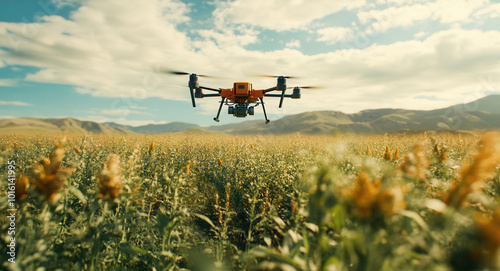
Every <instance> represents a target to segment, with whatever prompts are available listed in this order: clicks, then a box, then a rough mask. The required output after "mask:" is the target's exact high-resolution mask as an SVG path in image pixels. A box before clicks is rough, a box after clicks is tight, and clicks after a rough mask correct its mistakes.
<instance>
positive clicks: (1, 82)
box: [0, 79, 17, 87]
mask: <svg viewBox="0 0 500 271" xmlns="http://www.w3.org/2000/svg"><path fill="white" fill-rule="evenodd" d="M16 83H17V81H16V80H14V79H0V87H11V86H15V85H16Z"/></svg>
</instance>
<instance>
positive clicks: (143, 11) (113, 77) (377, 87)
mask: <svg viewBox="0 0 500 271" xmlns="http://www.w3.org/2000/svg"><path fill="white" fill-rule="evenodd" d="M248 2H249V3H250V2H251V1H248ZM266 2H267V1H266ZM270 2H272V3H273V4H276V3H277V2H273V1H270ZM318 2H320V3H323V2H321V1H318ZM175 3H176V4H175V5H171V4H170V2H169V1H163V2H160V1H142V2H141V4H138V5H124V4H123V2H122V1H117V0H114V1H98V0H88V1H86V2H84V5H83V6H82V7H80V8H79V9H78V10H76V11H75V12H74V13H73V15H72V17H71V18H70V19H68V20H66V19H64V18H62V17H58V16H49V17H45V18H43V19H42V21H41V22H37V23H33V24H23V23H21V24H19V23H5V22H0V47H1V48H4V49H2V50H0V59H2V60H3V61H5V63H6V64H7V65H27V66H34V67H38V68H40V70H39V71H38V72H36V73H33V74H30V75H28V76H27V78H26V79H27V80H32V81H39V82H50V83H60V84H69V85H74V86H76V88H75V89H76V91H77V92H78V93H85V94H91V95H94V96H106V97H117V98H120V101H124V104H129V103H130V102H131V103H132V104H134V102H135V104H137V101H139V100H140V99H143V98H146V97H161V98H164V99H170V100H184V101H189V99H190V98H189V94H188V91H187V88H185V89H182V90H181V89H179V88H178V87H176V86H186V84H187V81H188V78H187V77H182V76H178V77H175V76H164V75H158V74H157V73H154V72H152V70H157V69H158V67H161V66H163V67H165V66H166V67H171V68H174V69H178V70H185V71H188V72H197V73H200V74H211V75H222V76H225V78H221V79H206V78H200V83H201V84H202V85H206V86H211V87H223V88H224V87H227V88H230V87H231V85H232V83H233V82H234V81H240V80H241V81H244V80H249V81H251V82H252V83H253V85H254V87H255V88H268V87H271V86H273V85H275V84H276V81H275V80H274V79H260V78H258V79H255V78H252V77H249V76H248V74H251V73H264V74H277V75H280V74H281V75H297V76H300V77H301V78H303V79H302V80H292V79H290V80H288V85H289V86H295V85H299V86H300V85H322V86H327V89H325V90H304V91H303V93H302V99H301V100H289V99H287V101H285V107H284V108H283V109H281V110H279V109H277V103H278V99H274V100H272V99H267V100H266V101H267V102H268V103H269V104H268V105H266V109H267V110H268V112H269V113H270V114H276V113H298V112H303V111H313V110H321V109H323V110H325V109H334V110H342V111H346V112H356V111H358V110H360V109H364V108H373V107H378V108H380V107H412V108H429V107H433V108H435V107H436V106H442V105H451V104H453V103H454V102H455V101H457V100H463V99H464V95H470V94H463V93H470V92H471V91H473V90H474V89H475V88H476V87H477V85H478V84H479V83H478V77H479V76H480V75H481V74H484V73H489V72H491V71H492V70H494V69H498V63H499V60H500V51H499V50H498V48H500V33H499V32H498V31H488V32H486V31H481V30H464V29H461V28H459V27H458V28H454V29H450V30H447V31H442V32H438V33H428V34H427V35H425V36H422V39H421V40H410V41H404V42H395V43H393V44H388V45H379V44H373V45H371V46H369V47H366V48H365V49H362V50H361V49H355V48H353V49H346V50H338V51H332V52H329V53H324V54H316V55H305V54H303V53H301V52H300V51H299V50H297V49H294V48H298V47H295V46H291V45H294V44H293V43H292V44H288V45H290V46H288V47H289V48H285V49H282V50H276V51H268V52H261V51H256V50H247V49H245V48H244V46H245V45H248V44H250V43H253V42H258V39H257V40H256V35H257V34H256V33H255V30H253V29H252V27H251V26H240V25H233V26H231V27H230V28H223V27H222V26H224V24H225V23H227V22H224V23H216V25H217V28H215V29H213V30H206V31H200V32H199V34H200V35H201V36H202V38H201V39H200V38H198V39H195V40H191V39H190V38H189V37H188V36H187V34H186V33H181V32H179V31H178V30H177V28H176V25H175V23H173V22H180V21H183V20H185V19H183V17H184V16H185V14H186V10H187V7H186V6H185V5H183V4H182V3H180V2H175ZM235 3H236V2H231V3H228V4H227V5H228V6H227V7H226V9H227V10H229V11H226V12H230V11H231V12H236V11H235V10H233V9H241V8H242V7H240V6H233V4H234V5H236V4H235ZM238 3H240V2H238ZM252 3H253V5H258V4H257V1H253V2H252ZM258 3H259V4H260V1H259V2H258ZM262 3H264V2H262ZM290 3H292V4H291V5H292V6H293V5H299V4H301V3H305V2H296V3H295V2H293V1H292V2H290ZM308 3H310V6H311V7H304V9H306V8H308V10H304V11H303V13H304V14H306V15H307V16H306V17H307V18H305V19H304V18H303V19H300V16H293V14H291V16H290V18H287V19H286V20H289V19H290V20H291V19H296V18H299V19H298V21H299V22H295V23H292V25H289V26H288V27H289V28H294V27H295V28H297V27H300V26H303V25H306V24H307V22H310V21H311V20H314V18H317V17H318V16H323V15H321V14H323V13H322V12H320V13H321V14H319V15H318V14H314V13H313V15H309V14H311V10H314V9H315V8H316V7H315V6H316V4H313V3H312V2H308ZM314 3H316V2H315V1H314ZM328 3H330V2H328ZM345 3H346V2H344V4H345ZM356 3H358V2H356ZM323 4H324V3H323ZM238 5H250V4H247V3H246V2H241V3H240V4H238ZM339 5H340V4H332V6H334V7H336V8H335V10H340V6H339ZM415 5H418V4H415ZM166 6H167V7H169V8H170V9H168V8H167V9H166V8H165V7H166ZM325 6H327V4H325ZM172 7H177V9H178V12H174V10H172ZM282 8H283V9H282V10H280V11H282V12H284V13H285V11H286V10H287V9H289V8H290V7H289V6H286V5H285V6H284V7H282ZM324 9H326V10H329V9H330V11H328V12H330V13H331V12H332V11H331V10H332V8H324ZM165 10H167V11H165ZM169 10H170V11H169ZM224 10H225V9H223V8H221V7H219V11H218V12H222V13H221V14H222V15H221V14H215V15H217V16H222V17H220V18H222V19H224V20H226V19H227V18H232V17H231V16H233V15H234V14H237V13H234V14H233V13H231V14H233V15H231V16H230V15H229V13H228V14H226V13H224V12H223V11H224ZM263 10H264V9H263ZM250 11H251V10H248V13H249V14H250V15H255V17H252V18H254V19H255V22H257V23H255V24H253V25H258V24H262V26H263V27H265V26H266V25H268V24H269V25H270V26H269V28H272V26H271V19H269V20H268V21H267V22H266V21H262V20H264V19H263V17H265V14H264V15H263V14H260V13H258V14H255V13H254V14H252V12H250ZM269 12H271V11H269ZM405 12H409V11H406V8H404V9H403V8H402V9H401V14H398V15H397V16H403V14H404V13H405ZM264 13H266V12H264ZM280 14H281V13H278V15H276V16H277V18H281V17H280V16H281V15H280ZM432 14H434V13H432ZM488 14H489V13H488ZM227 16H229V17H227ZM432 16H434V15H432ZM261 17H262V18H261ZM313 17H314V18H313ZM308 18H309V19H308ZM310 18H313V19H310ZM215 19H216V20H217V17H216V18H215ZM275 19H276V18H274V19H273V20H275ZM259 20H261V21H259ZM416 20H420V18H419V17H410V18H409V19H405V18H396V20H395V21H396V22H397V23H398V24H407V23H410V22H411V21H416ZM228 22H231V23H233V22H234V23H238V22H237V21H231V20H229V21H228ZM370 22H372V21H370V19H369V18H368V17H367V19H366V23H370ZM244 23H245V22H244ZM281 23H282V22H279V23H278V26H276V27H275V29H281V28H285V26H280V25H279V24H281ZM245 24H246V23H245ZM248 24H250V23H248ZM219 26H220V27H219ZM28 28H29V29H33V31H32V34H31V35H30V37H29V38H20V37H23V35H24V34H25V31H26V29H28ZM333 29H335V28H333ZM330 30H332V29H330ZM337 30H338V29H337ZM323 31H324V33H322V36H320V37H321V38H322V39H324V40H325V41H329V42H333V41H334V40H341V39H347V38H348V36H349V34H348V32H349V30H345V31H344V33H342V31H337V32H335V31H330V32H328V31H327V30H323ZM353 31H354V30H353ZM8 33H11V34H8ZM318 34H320V35H321V33H320V31H319V32H318ZM13 35H14V36H13ZM235 37H236V40H232V39H233V38H235ZM16 38H17V40H14V41H17V43H16V42H12V39H16ZM353 42H355V40H354V41H353ZM0 82H1V81H0ZM422 95H426V96H436V97H438V98H440V99H439V100H436V101H427V100H423V99H414V97H417V96H422ZM197 104H199V106H198V107H199V109H197V110H202V111H205V110H206V111H207V112H209V113H210V115H213V114H215V112H216V110H217V106H218V103H217V102H216V99H214V100H208V99H203V100H198V101H197ZM127 108H130V107H127ZM115 109H117V110H120V109H122V108H121V107H116V108H115ZM131 109H132V110H134V111H136V110H137V111H138V110H139V109H134V108H131ZM258 112H261V108H259V109H258ZM103 113H111V114H108V116H113V114H115V115H118V113H119V112H118V111H108V112H99V113H97V114H96V115H104V114H103ZM121 113H123V112H121ZM95 118H97V117H95ZM101 118H107V117H102V116H101ZM107 119H109V118H107ZM117 119H119V118H117ZM94 120H95V119H94ZM123 121H128V120H123ZM146 121H147V122H149V120H145V122H144V123H147V122H146Z"/></svg>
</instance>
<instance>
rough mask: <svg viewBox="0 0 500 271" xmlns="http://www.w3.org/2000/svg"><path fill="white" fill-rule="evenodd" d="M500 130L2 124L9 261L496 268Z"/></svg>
mask: <svg viewBox="0 0 500 271" xmlns="http://www.w3.org/2000/svg"><path fill="white" fill-rule="evenodd" d="M499 140H500V139H499V136H498V134H496V133H488V134H485V135H481V134H470V135H452V134H438V135H432V136H431V135H428V134H425V133H424V134H419V135H374V136H362V135H358V136H356V135H336V136H332V137H328V136H322V137H312V136H303V135H300V134H296V135H289V136H236V137H235V136H206V135H204V136H195V135H182V134H179V135H161V136H153V135H147V136H99V135H91V136H90V135H88V136H67V137H66V138H65V139H64V138H62V137H56V136H24V135H15V136H14V135H12V136H5V135H4V136H2V140H1V141H0V142H1V143H0V162H1V164H0V174H1V176H0V178H1V182H2V186H1V187H0V194H1V195H2V199H1V200H0V208H3V210H6V209H7V203H8V202H7V197H3V196H4V195H6V194H7V187H8V186H7V183H6V182H7V181H6V180H7V167H6V166H7V161H8V160H15V161H16V164H17V165H18V168H17V172H16V174H17V176H18V177H19V178H18V180H17V184H16V203H17V206H18V212H17V221H16V227H17V228H16V241H17V243H16V246H17V256H16V263H15V264H11V263H8V262H5V263H1V264H2V268H3V269H8V270H41V269H39V268H42V269H45V270H57V269H59V270H124V269H127V270H179V269H190V270H224V269H225V270H471V269H484V270H495V269H497V268H500V256H499V253H500V252H499V251H500V250H499V249H498V248H499V247H500V241H498V236H499V234H500V231H499V230H498V227H499V225H500V223H499V222H498V220H499V219H498V217H500V216H499V211H498V210H499V208H500V206H499V198H498V193H499V192H500V184H499V182H500V180H499V178H498V163H499V162H500V161H499V159H498V157H499V155H500V150H499V149H498V148H499V147H500V145H499ZM0 221H1V227H0V237H1V238H0V239H1V241H0V244H1V248H0V253H2V255H5V254H6V252H7V251H6V249H7V246H6V245H7V242H8V239H7V238H8V237H9V236H8V234H7V228H8V226H7V225H8V223H7V218H6V216H2V217H0Z"/></svg>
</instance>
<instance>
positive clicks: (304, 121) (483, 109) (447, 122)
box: [0, 95, 500, 134]
mask: <svg viewBox="0 0 500 271" xmlns="http://www.w3.org/2000/svg"><path fill="white" fill-rule="evenodd" d="M477 129H500V95H490V96H487V97H484V98H482V99H479V100H477V101H474V102H471V103H466V104H460V105H454V106H451V107H447V108H442V109H436V110H428V111H426V110H405V109H391V108H386V109H370V110H363V111H361V112H358V113H355V114H346V113H342V112H337V111H314V112H305V113H301V114H296V115H289V116H285V117H283V118H281V119H278V120H272V121H271V122H270V123H269V124H265V123H264V120H263V119H255V118H254V119H252V120H248V121H242V122H240V123H236V124H226V125H220V126H211V127H208V128H202V127H200V126H199V125H196V124H190V123H183V122H172V123H168V124H160V125H154V124H150V125H144V126H139V127H133V126H127V125H120V124H116V123H102V124H101V123H95V122H91V121H80V120H77V119H72V118H63V119H36V118H19V119H3V120H0V133H5V132H8V133H26V132H27V133H60V132H64V133H78V134H81V133H96V134H111V133H114V134H117V133H118V134H127V133H147V134H162V133H178V132H183V133H186V134H213V133H221V132H222V133H229V134H287V133H296V132H300V133H303V134H331V133H333V132H334V131H342V132H352V133H391V132H402V131H407V132H410V131H424V130H434V131H457V130H477Z"/></svg>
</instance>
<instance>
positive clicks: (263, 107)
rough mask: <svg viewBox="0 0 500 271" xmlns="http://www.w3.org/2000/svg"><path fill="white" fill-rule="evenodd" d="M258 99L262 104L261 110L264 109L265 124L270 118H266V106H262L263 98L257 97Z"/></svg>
mask: <svg viewBox="0 0 500 271" xmlns="http://www.w3.org/2000/svg"><path fill="white" fill-rule="evenodd" d="M259 99H260V103H261V104H262V110H263V111H264V118H265V119H266V124H268V123H269V122H270V120H269V119H268V118H267V114H266V107H265V106H264V99H262V98H259Z"/></svg>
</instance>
